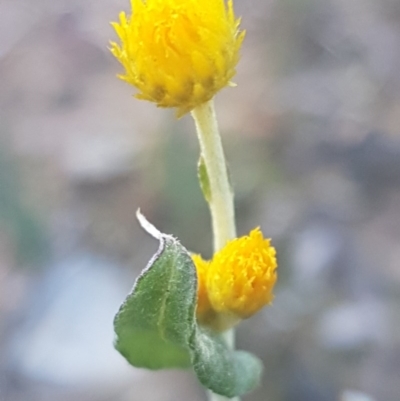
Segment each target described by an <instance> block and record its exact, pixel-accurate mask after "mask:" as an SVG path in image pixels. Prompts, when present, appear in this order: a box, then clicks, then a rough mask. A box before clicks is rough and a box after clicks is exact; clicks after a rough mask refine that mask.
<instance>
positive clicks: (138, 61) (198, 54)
mask: <svg viewBox="0 0 400 401" xmlns="http://www.w3.org/2000/svg"><path fill="white" fill-rule="evenodd" d="M131 6H132V15H131V16H130V17H127V16H126V14H125V13H124V12H122V13H121V14H120V16H119V19H120V21H119V23H113V24H112V25H113V27H114V28H115V30H116V32H117V35H118V37H119V39H120V41H121V44H120V45H119V44H117V43H111V52H112V53H113V55H114V56H115V57H116V58H117V59H118V60H119V61H120V63H121V64H122V65H123V66H124V68H125V75H122V76H120V78H122V79H123V80H125V81H127V82H129V83H130V84H132V85H134V86H135V87H136V88H137V89H138V90H139V93H138V94H137V95H136V97H137V98H139V99H145V100H149V101H152V102H155V103H157V105H158V106H159V107H177V109H178V111H177V114H178V115H179V116H180V115H183V114H185V113H186V112H188V111H190V110H192V109H193V108H194V107H196V106H198V105H200V104H201V103H204V102H206V101H208V100H210V99H211V98H212V97H213V96H214V95H215V93H216V92H218V91H219V90H220V89H222V88H223V87H224V86H226V85H229V84H230V80H231V78H232V77H233V76H234V75H235V67H236V64H237V62H238V58H239V55H238V53H239V48H240V45H241V43H242V41H243V38H244V31H242V32H239V23H240V20H238V19H236V17H235V15H234V11H233V6H232V0H229V1H228V4H227V5H226V4H225V0H131Z"/></svg>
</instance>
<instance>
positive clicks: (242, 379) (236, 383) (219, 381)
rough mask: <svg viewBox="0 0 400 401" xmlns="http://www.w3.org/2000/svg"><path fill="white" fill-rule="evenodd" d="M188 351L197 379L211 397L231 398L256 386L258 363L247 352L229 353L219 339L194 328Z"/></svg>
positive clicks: (223, 342)
mask: <svg viewBox="0 0 400 401" xmlns="http://www.w3.org/2000/svg"><path fill="white" fill-rule="evenodd" d="M191 348H192V363H193V368H194V370H195V372H196V375H197V377H198V379H199V380H200V382H201V383H202V384H203V385H204V386H205V387H207V388H209V389H211V390H212V391H213V392H214V393H217V394H221V395H224V396H226V397H229V398H232V397H235V396H238V395H243V394H246V393H248V392H249V391H251V390H253V389H254V388H255V387H256V386H257V385H258V383H259V381H260V378H261V374H262V369H263V366H262V362H261V361H260V360H259V359H258V358H256V357H255V356H253V355H252V354H250V353H248V352H244V351H232V350H231V349H229V347H228V346H227V344H226V342H225V340H224V339H223V338H222V336H221V335H216V334H213V333H212V332H210V331H206V330H204V329H202V328H199V327H197V330H196V332H195V333H194V335H193V337H192V338H191Z"/></svg>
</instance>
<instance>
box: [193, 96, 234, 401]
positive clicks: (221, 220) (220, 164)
mask: <svg viewBox="0 0 400 401" xmlns="http://www.w3.org/2000/svg"><path fill="white" fill-rule="evenodd" d="M192 116H193V118H194V120H195V123H196V130H197V135H198V138H199V142H200V150H201V157H202V158H203V161H204V164H205V167H206V171H207V177H208V187H209V188H208V189H209V196H207V198H208V204H209V208H210V212H211V221H212V229H213V234H214V252H216V251H218V250H219V249H221V248H222V247H223V246H225V244H226V243H227V241H229V240H231V239H233V238H235V237H236V226H235V211H234V204H233V192H232V189H231V186H230V183H229V179H228V171H227V168H226V162H225V156H224V150H223V147H222V142H221V136H220V134H219V130H218V123H217V119H216V116H215V110H214V102H213V100H210V101H208V102H206V103H203V104H201V105H200V106H197V107H196V108H195V109H193V111H192ZM224 336H225V339H226V341H227V343H228V344H229V346H230V347H231V348H234V342H235V340H234V331H233V330H229V331H227V332H225V333H224ZM209 400H210V401H226V400H227V398H226V397H223V396H220V395H218V394H214V393H211V392H210V393H209ZM231 400H234V401H239V398H232V399H231Z"/></svg>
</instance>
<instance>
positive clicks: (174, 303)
mask: <svg viewBox="0 0 400 401" xmlns="http://www.w3.org/2000/svg"><path fill="white" fill-rule="evenodd" d="M138 217H139V220H140V222H141V224H142V226H143V228H145V229H146V231H148V232H149V233H150V234H152V235H153V236H154V237H156V238H158V239H159V241H160V247H159V249H158V251H157V253H156V254H155V255H154V256H153V258H152V259H151V260H150V262H149V264H148V266H147V267H146V269H145V270H144V271H143V272H142V273H141V275H140V276H139V277H138V279H137V280H136V282H135V284H134V286H133V289H132V292H131V293H130V294H129V295H128V297H127V299H126V300H125V302H124V303H123V304H122V306H121V308H120V310H119V312H118V313H117V315H116V317H115V320H114V329H115V333H116V335H117V338H116V341H115V348H116V349H117V350H118V351H119V352H120V353H121V354H122V355H123V356H124V357H125V358H126V359H127V360H128V362H129V363H131V364H132V365H134V366H137V367H145V368H149V369H161V368H172V367H178V368H179V367H189V366H190V355H189V350H188V347H187V346H186V344H187V343H188V341H189V338H190V336H191V334H192V332H193V325H194V308H195V295H196V288H197V285H196V275H195V270H194V266H193V262H192V259H191V257H190V255H189V254H188V252H187V251H186V249H185V248H183V246H182V245H181V244H180V243H179V242H178V241H177V240H176V239H175V238H173V237H171V236H169V235H165V234H161V233H160V232H159V231H158V230H157V229H155V227H153V226H152V225H150V223H148V222H147V221H146V220H145V219H144V217H143V216H142V215H138Z"/></svg>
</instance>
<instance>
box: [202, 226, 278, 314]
mask: <svg viewBox="0 0 400 401" xmlns="http://www.w3.org/2000/svg"><path fill="white" fill-rule="evenodd" d="M275 254H276V252H275V248H273V247H272V246H271V245H270V240H269V239H264V238H263V235H262V232H261V231H260V229H259V228H256V229H254V230H252V231H251V232H250V235H248V236H244V237H241V238H237V239H234V240H232V241H230V242H228V243H227V245H226V246H225V247H224V248H222V249H221V250H220V251H219V252H217V253H216V254H215V255H214V258H213V260H212V263H211V264H210V266H209V268H208V274H207V292H208V297H209V300H210V303H211V305H212V307H213V309H214V310H215V311H216V312H217V313H220V314H227V315H233V316H236V317H238V318H242V319H244V318H247V317H250V316H251V315H253V314H254V313H256V312H257V311H258V310H259V309H261V308H262V307H263V306H264V305H266V304H270V303H271V302H272V300H273V294H272V291H273V288H274V285H275V282H276V279H277V272H276V268H277V261H276V257H275Z"/></svg>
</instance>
